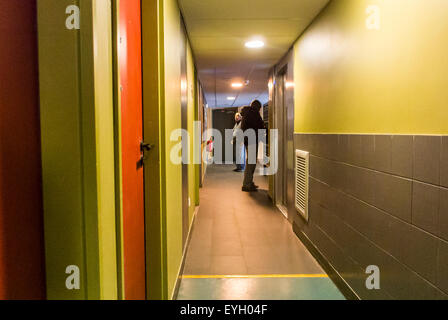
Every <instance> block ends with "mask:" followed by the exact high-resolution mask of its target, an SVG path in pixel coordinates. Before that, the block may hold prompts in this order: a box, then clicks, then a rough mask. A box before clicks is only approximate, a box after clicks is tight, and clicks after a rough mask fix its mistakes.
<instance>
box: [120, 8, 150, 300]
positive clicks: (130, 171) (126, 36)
mask: <svg viewBox="0 0 448 320" xmlns="http://www.w3.org/2000/svg"><path fill="white" fill-rule="evenodd" d="M140 3H141V2H140V1H139V0H134V1H119V6H118V26H117V32H118V37H117V38H118V40H117V47H118V50H117V63H118V72H119V77H118V86H119V91H120V107H121V110H120V111H121V168H122V177H121V178H122V214H123V215H122V260H123V261H122V267H123V275H122V278H123V279H124V288H123V292H124V298H125V299H127V300H135V299H145V297H146V283H145V282H146V281H145V278H146V277H145V218H144V193H143V189H144V188H143V167H142V163H141V162H140V160H141V155H142V153H141V150H140V148H141V147H140V145H141V142H142V140H143V119H142V117H143V108H142V54H141V53H142V49H141V45H142V44H141V7H140Z"/></svg>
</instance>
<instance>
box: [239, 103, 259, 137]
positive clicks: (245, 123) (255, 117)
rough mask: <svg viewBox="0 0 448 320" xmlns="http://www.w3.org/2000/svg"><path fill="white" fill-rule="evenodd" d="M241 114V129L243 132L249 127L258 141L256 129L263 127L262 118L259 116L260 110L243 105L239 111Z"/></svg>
mask: <svg viewBox="0 0 448 320" xmlns="http://www.w3.org/2000/svg"><path fill="white" fill-rule="evenodd" d="M241 116H242V117H243V120H242V124H241V129H242V130H243V131H244V132H246V130H249V129H253V130H255V132H256V134H257V141H258V140H259V136H258V130H261V129H265V127H264V122H263V119H262V118H261V116H260V112H259V111H257V110H256V109H255V108H252V107H244V108H243V110H242V111H241Z"/></svg>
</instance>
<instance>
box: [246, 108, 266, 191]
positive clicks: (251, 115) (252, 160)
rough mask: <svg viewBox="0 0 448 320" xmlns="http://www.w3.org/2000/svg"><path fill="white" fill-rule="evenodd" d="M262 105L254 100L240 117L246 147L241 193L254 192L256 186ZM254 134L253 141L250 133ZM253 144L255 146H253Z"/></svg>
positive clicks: (262, 126)
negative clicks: (255, 177) (255, 175)
mask: <svg viewBox="0 0 448 320" xmlns="http://www.w3.org/2000/svg"><path fill="white" fill-rule="evenodd" d="M261 107H262V104H261V102H260V101H258V100H254V101H253V102H252V103H251V105H250V107H245V108H244V109H243V110H242V112H241V115H242V117H243V120H242V122H241V129H242V130H243V132H244V134H245V137H244V144H245V146H246V153H247V159H248V160H247V162H246V169H245V171H244V181H243V188H242V191H244V192H255V191H257V189H258V186H256V185H255V184H254V173H255V169H256V167H257V156H258V142H259V136H258V135H259V132H258V130H262V129H265V126H264V122H263V119H262V118H261V116H260V110H261ZM251 130H253V131H252V132H254V133H255V139H250V138H248V136H250V131H251ZM253 143H255V146H254V145H253ZM250 151H252V152H255V154H249V152H250Z"/></svg>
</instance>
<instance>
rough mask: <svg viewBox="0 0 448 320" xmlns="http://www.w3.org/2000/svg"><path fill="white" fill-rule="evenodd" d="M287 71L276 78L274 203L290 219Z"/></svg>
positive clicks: (281, 72) (283, 70)
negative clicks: (276, 138) (287, 173)
mask: <svg viewBox="0 0 448 320" xmlns="http://www.w3.org/2000/svg"><path fill="white" fill-rule="evenodd" d="M286 72H287V69H286V68H284V69H282V70H281V71H280V72H279V73H278V74H277V75H276V77H275V91H274V92H275V93H274V129H277V130H278V156H277V161H278V171H277V174H276V175H275V179H274V190H275V191H274V195H275V196H274V199H275V200H274V201H275V204H276V206H277V207H278V208H279V209H280V211H281V212H282V213H283V215H285V217H288V210H287V207H288V200H287V191H288V184H287V181H286V178H285V177H286V168H287V163H286V161H287V129H288V123H287V106H286V103H285V83H286Z"/></svg>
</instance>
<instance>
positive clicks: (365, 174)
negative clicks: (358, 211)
mask: <svg viewBox="0 0 448 320" xmlns="http://www.w3.org/2000/svg"><path fill="white" fill-rule="evenodd" d="M346 170H347V181H346V182H347V183H348V184H349V185H348V190H347V192H348V193H350V194H351V195H353V196H355V197H356V198H358V199H360V200H363V201H365V202H368V203H373V202H374V198H375V183H376V182H375V176H376V173H375V172H374V171H371V170H368V169H363V168H359V167H354V166H347V168H346Z"/></svg>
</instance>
